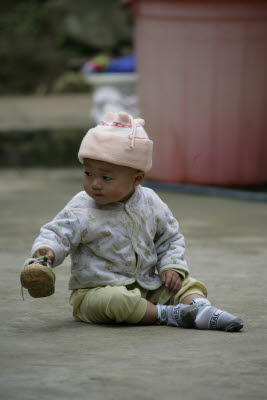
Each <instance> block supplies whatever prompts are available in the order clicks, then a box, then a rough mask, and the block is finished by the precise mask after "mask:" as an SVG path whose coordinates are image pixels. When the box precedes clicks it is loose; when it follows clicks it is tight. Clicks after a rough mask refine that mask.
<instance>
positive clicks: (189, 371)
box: [0, 169, 267, 400]
mask: <svg viewBox="0 0 267 400" xmlns="http://www.w3.org/2000/svg"><path fill="white" fill-rule="evenodd" d="M81 181H82V175H81V171H80V169H57V170H56V169H39V170H38V169H35V170H32V169H28V170H24V169H13V170H1V171H0V221H1V230H0V249H1V259H0V260H1V261H0V262H1V280H0V285H1V288H0V301H1V314H0V318H1V320H0V360H1V361H0V362H1V364H0V365H1V369H0V371H1V372H0V387H1V391H0V397H1V399H3V400H17V399H18V400H33V399H34V400H36V399H40V400H46V399H49V400H54V399H58V400H59V399H80V400H83V399H90V400H103V399H105V400H110V399H116V400H128V399H129V400H132V399H135V400H158V399H164V400H174V399H178V400H179V399H183V400H195V399H196V400H214V399H215V400H217V399H228V400H229V399H230V400H232V399H233V400H239V399H240V400H241V399H242V400H251V399H253V400H263V399H265V398H266V393H267V384H266V376H267V375H266V372H267V361H266V355H267V343H266V329H267V319H266V307H267V300H266V283H267V279H266V270H267V268H266V267H267V224H266V220H267V203H263V202H262V203H257V202H248V201H240V200H234V199H225V198H216V197H208V196H200V195H189V194H182V193H180V194H175V193H168V192H158V193H159V195H160V196H161V197H162V199H163V200H164V201H166V202H167V203H168V205H169V206H170V208H171V209H172V211H173V213H174V215H175V216H176V217H177V218H178V219H179V222H180V224H181V230H182V232H183V233H184V235H185V237H186V243H187V260H188V262H189V265H190V269H191V274H192V275H193V276H196V277H198V278H199V279H200V280H202V281H204V282H205V283H206V284H207V286H208V291H209V299H210V300H211V301H212V303H214V305H216V306H217V307H221V308H223V309H226V310H228V311H230V312H232V313H233V314H235V315H238V316H240V317H242V318H243V320H244V322H245V327H244V329H243V331H241V332H239V333H226V332H215V331H198V330H186V329H179V328H173V327H164V326H109V325H100V326H98V325H89V324H85V323H80V322H77V321H75V320H74V319H73V318H72V315H71V307H70V306H69V304H68V297H69V291H68V288H67V286H68V276H69V269H70V260H69V259H66V260H65V262H64V264H63V265H62V266H59V267H58V268H57V270H56V273H57V280H56V292H55V294H54V295H53V296H51V297H48V298H45V299H33V298H31V297H30V296H29V295H28V294H26V293H25V301H23V300H22V298H21V294H20V285H19V273H20V269H21V266H22V264H23V262H24V260H25V259H26V258H27V257H28V255H29V251H30V247H31V245H32V242H33V240H34V238H35V237H36V235H37V234H38V232H39V228H40V226H41V225H42V224H43V223H45V222H46V221H48V220H50V219H51V218H52V217H53V216H54V215H55V214H56V213H57V212H58V211H59V210H60V209H61V208H62V206H63V205H64V204H65V203H66V202H67V201H68V200H69V199H70V198H71V197H72V196H73V194H75V193H76V192H77V191H79V190H80V189H81V188H82V183H81Z"/></svg>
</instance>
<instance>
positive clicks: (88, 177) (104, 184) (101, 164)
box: [83, 158, 144, 205]
mask: <svg viewBox="0 0 267 400" xmlns="http://www.w3.org/2000/svg"><path fill="white" fill-rule="evenodd" d="M143 179H144V172H141V171H137V170H135V169H133V168H129V167H123V166H120V165H115V164H110V163H108V162H105V161H98V160H91V159H89V158H86V159H85V160H84V180H83V185H84V190H85V191H86V193H87V194H88V196H90V197H91V198H92V199H93V200H95V202H96V203H98V204H102V205H105V204H110V203H114V202H116V201H120V202H126V201H127V200H128V199H129V198H130V197H131V196H132V194H133V193H134V189H135V187H136V186H137V185H139V184H140V183H141V182H142V181H143Z"/></svg>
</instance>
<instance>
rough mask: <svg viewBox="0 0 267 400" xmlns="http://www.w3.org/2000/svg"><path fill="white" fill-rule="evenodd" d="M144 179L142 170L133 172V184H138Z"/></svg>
mask: <svg viewBox="0 0 267 400" xmlns="http://www.w3.org/2000/svg"><path fill="white" fill-rule="evenodd" d="M144 179H145V173H144V171H137V172H136V174H135V180H134V186H138V185H140V184H141V183H142V182H143V180H144Z"/></svg>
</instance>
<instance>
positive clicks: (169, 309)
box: [157, 303, 198, 328]
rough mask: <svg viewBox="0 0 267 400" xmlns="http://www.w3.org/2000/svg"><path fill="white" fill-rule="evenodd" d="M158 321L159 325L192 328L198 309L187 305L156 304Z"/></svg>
mask: <svg viewBox="0 0 267 400" xmlns="http://www.w3.org/2000/svg"><path fill="white" fill-rule="evenodd" d="M157 309H158V320H159V322H160V324H161V325H171V326H180V327H183V328H193V327H194V321H195V318H196V315H197V313H198V307H197V306H196V305H189V304H181V303H180V304H177V305H176V306H165V305H162V304H157Z"/></svg>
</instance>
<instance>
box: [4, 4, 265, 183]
mask: <svg viewBox="0 0 267 400" xmlns="http://www.w3.org/2000/svg"><path fill="white" fill-rule="evenodd" d="M0 60H1V62H0V94H1V96H0V166H1V167H2V169H3V168H4V167H12V168H17V167H19V168H21V167H29V166H33V167H40V166H42V167H45V166H48V167H66V166H68V167H78V166H79V164H78V161H77V151H78V148H79V144H80V141H81V139H82V137H83V136H84V134H85V133H86V131H87V130H88V129H89V128H90V127H91V126H92V125H94V124H96V123H97V122H98V121H99V120H101V118H102V116H103V115H104V113H105V112H106V111H107V110H112V111H119V110H125V111H127V112H129V113H131V114H132V115H133V116H134V117H137V116H141V117H142V118H144V119H145V120H146V129H147V131H148V133H149V135H150V137H151V138H152V139H153V140H154V146H155V147H154V148H155V151H154V159H153V163H154V167H153V170H152V171H151V172H150V174H149V175H148V177H147V178H148V180H150V181H151V182H152V181H153V182H158V183H167V184H174V185H177V184H186V185H191V184H192V185H200V186H207V185H208V186H215V187H224V188H225V187H228V188H239V189H248V188H249V189H253V190H254V189H256V190H259V189H260V190H266V183H267V118H266V111H267V1H264V0H256V1H249V0H243V1H242V0H233V1H227V0H217V1H209V0H206V1H201V0H188V1H180V0H164V1H163V0H139V1H138V0H129V1H127V0H125V1H122V0H113V1H109V0H100V1H96V0H76V1H75V2H74V1H71V0H64V1H63V0H27V1H26V0H7V1H5V2H2V4H1V6H0Z"/></svg>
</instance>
